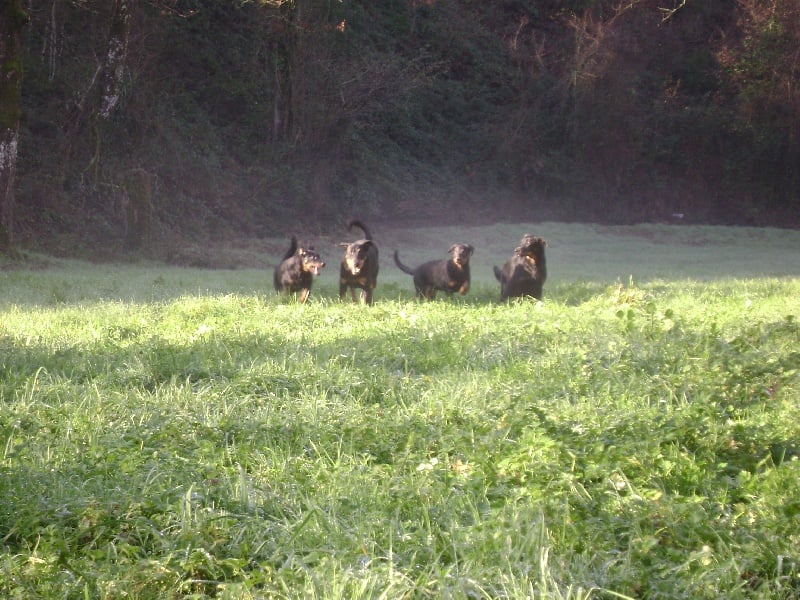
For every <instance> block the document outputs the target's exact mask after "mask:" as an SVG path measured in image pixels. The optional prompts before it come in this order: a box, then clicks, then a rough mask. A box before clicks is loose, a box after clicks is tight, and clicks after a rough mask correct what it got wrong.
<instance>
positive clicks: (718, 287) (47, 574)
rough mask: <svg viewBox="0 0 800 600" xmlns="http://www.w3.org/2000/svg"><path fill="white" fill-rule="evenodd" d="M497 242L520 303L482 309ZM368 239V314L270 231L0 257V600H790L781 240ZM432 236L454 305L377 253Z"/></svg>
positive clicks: (798, 561)
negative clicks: (158, 249)
mask: <svg viewBox="0 0 800 600" xmlns="http://www.w3.org/2000/svg"><path fill="white" fill-rule="evenodd" d="M527 231H530V232H532V233H535V234H537V235H542V236H544V237H545V238H547V239H548V241H549V248H548V266H549V269H550V279H549V281H548V283H547V285H546V286H545V299H544V301H543V302H541V303H536V302H534V301H530V300H526V301H514V302H511V303H509V304H500V303H498V302H497V295H498V285H497V284H496V282H494V280H493V278H492V274H491V266H492V265H493V264H498V265H500V264H502V262H503V261H504V260H505V258H506V257H507V256H508V254H509V252H510V250H511V249H512V248H513V247H514V246H515V245H516V242H517V240H518V239H519V237H520V236H521V235H522V234H523V233H525V232H527ZM374 233H375V236H376V239H377V240H378V242H379V244H380V248H381V256H382V262H381V269H382V270H381V273H380V276H379V289H378V292H377V294H376V303H375V306H373V307H371V308H365V307H361V306H354V305H352V304H349V303H345V304H342V303H340V302H339V301H338V299H337V298H336V297H335V296H336V292H337V287H336V286H337V278H336V274H337V270H338V253H339V251H338V250H337V249H336V248H335V243H336V242H337V241H339V240H338V239H333V238H329V239H327V238H326V239H318V240H316V241H317V245H318V248H319V249H320V250H322V251H323V254H324V255H325V258H326V259H327V260H328V266H327V267H326V272H325V273H324V274H323V276H322V277H320V279H319V280H318V281H317V282H316V283H315V287H314V290H313V292H312V296H311V300H310V301H309V303H308V304H307V305H298V304H295V303H294V302H292V301H291V300H289V299H286V298H278V297H276V296H275V295H274V294H273V292H272V289H271V266H272V265H274V263H275V260H277V258H278V257H279V256H280V254H281V253H282V251H283V249H284V247H285V245H286V242H285V241H282V240H261V241H259V242H258V243H255V242H250V243H248V244H246V245H244V244H242V245H238V246H237V245H235V244H230V245H227V246H218V247H216V248H214V249H213V255H214V257H216V259H215V260H219V261H221V262H223V263H225V264H229V265H231V266H233V265H235V266H237V267H239V268H236V269H218V270H204V269H190V268H177V267H164V266H160V265H154V264H124V265H105V264H101V265H97V264H89V263H85V262H78V261H66V260H59V259H55V258H49V257H32V258H31V260H30V261H29V262H28V264H27V267H29V268H18V267H19V265H11V264H6V265H5V267H6V269H5V270H3V271H0V498H2V503H0V596H2V597H7V598H20V599H22V598H24V599H28V598H76V599H77V598H139V599H149V598H208V597H217V598H230V599H234V598H235V599H248V598H348V599H350V598H487V599H488V598H534V597H535V598H570V599H578V598H670V599H672V598H691V599H697V598H700V599H703V598H720V599H721V598H725V599H736V598H786V599H789V598H797V597H798V596H800V550H798V548H800V419H798V409H800V324H799V320H800V232H793V231H782V230H761V229H727V228H705V227H681V228H677V227H667V226H638V227H626V228H608V227H592V226H586V225H565V224H554V223H544V224H536V225H525V224H522V225H519V224H517V225H502V224H501V225H495V226H491V227H475V228H457V229H456V228H453V229H447V228H438V229H437V228H430V229H407V230H402V229H397V230H386V231H380V230H379V229H377V228H376V230H375V232H374ZM351 237H352V236H348V235H346V234H345V235H343V236H342V238H341V239H343V240H347V239H351ZM456 241H463V242H469V243H472V244H473V245H474V246H475V247H476V252H475V256H474V263H473V290H472V291H471V292H470V294H468V295H467V296H466V297H463V298H462V297H457V298H452V299H447V298H442V299H441V300H437V301H435V302H432V303H427V304H423V303H419V302H417V301H415V300H414V299H413V295H412V287H411V281H410V277H408V276H407V275H405V274H403V273H401V272H400V271H398V270H397V269H396V268H395V267H394V265H393V264H392V263H391V259H390V256H391V252H392V251H393V250H394V249H395V248H398V249H399V250H400V252H401V256H402V257H403V259H404V261H405V262H407V263H409V264H416V263H418V262H420V261H422V260H424V259H427V258H435V257H439V256H442V255H443V254H444V252H445V251H446V249H447V247H448V246H449V245H450V243H451V242H456ZM209 252H210V251H209ZM207 258H209V259H210V255H209V257H207Z"/></svg>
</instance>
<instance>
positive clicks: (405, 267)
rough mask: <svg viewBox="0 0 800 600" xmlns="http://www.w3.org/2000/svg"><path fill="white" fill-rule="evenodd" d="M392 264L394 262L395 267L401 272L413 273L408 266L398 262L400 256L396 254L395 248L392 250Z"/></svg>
mask: <svg viewBox="0 0 800 600" xmlns="http://www.w3.org/2000/svg"><path fill="white" fill-rule="evenodd" d="M394 264H396V265H397V268H398V269H400V270H401V271H402V272H403V273H408V274H409V275H413V274H414V271H412V270H411V268H410V267H407V266H405V265H404V264H403V263H401V262H400V256H399V255H398V254H397V250H395V251H394Z"/></svg>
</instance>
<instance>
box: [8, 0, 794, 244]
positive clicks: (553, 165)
mask: <svg viewBox="0 0 800 600" xmlns="http://www.w3.org/2000/svg"><path fill="white" fill-rule="evenodd" d="M22 8H23V9H24V11H25V12H26V13H27V14H28V16H29V18H30V19H29V21H28V22H27V24H26V25H25V27H24V28H23V29H22V31H21V37H20V40H21V41H20V48H21V52H22V58H23V64H24V77H23V83H22V96H21V107H20V115H19V145H18V160H17V170H16V180H15V183H14V190H15V208H14V220H15V226H14V227H15V239H16V241H17V243H18V244H19V245H21V246H27V247H36V248H42V249H45V250H50V251H56V252H59V253H66V254H69V253H73V252H77V251H85V250H88V249H94V250H98V249H100V250H102V251H103V252H104V253H114V252H117V251H119V252H122V251H126V250H137V251H141V252H154V253H159V252H161V251H162V250H164V249H165V248H167V247H169V246H170V245H174V244H178V243H181V240H195V241H196V240H214V239H223V238H231V237H233V236H250V237H259V236H271V235H284V234H286V233H288V232H293V231H299V232H309V231H311V232H313V231H326V230H331V229H336V230H339V231H341V229H342V224H343V223H345V222H346V221H347V220H348V219H349V218H351V217H352V216H359V217H361V218H362V219H364V220H365V221H367V222H368V223H369V222H377V221H390V222H394V223H400V222H409V223H411V222H414V223H418V222H425V223H436V222H439V223H442V224H446V223H449V224H452V223H459V222H463V223H474V222H478V221H481V220H498V219H500V220H502V219H517V218H524V219H525V220H526V221H528V222H530V221H537V220H545V219H548V220H581V221H596V222H606V223H632V222H641V221H667V220H670V219H674V218H676V217H674V215H675V214H676V213H680V214H683V215H684V216H683V218H682V222H692V223H716V224H747V225H778V226H790V227H791V226H797V225H800V210H799V209H798V204H800V203H799V202H798V199H800V3H798V2H796V1H795V0H626V1H619V0H613V1H609V0H492V1H486V0H484V1H474V0H293V1H290V0H282V1H281V0H270V1H263V0H262V1H255V0H251V1H243V0H102V1H101V0H25V1H23V2H22Z"/></svg>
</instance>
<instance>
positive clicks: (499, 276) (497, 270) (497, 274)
mask: <svg viewBox="0 0 800 600" xmlns="http://www.w3.org/2000/svg"><path fill="white" fill-rule="evenodd" d="M494 276H495V277H496V278H497V281H499V282H500V283H503V272H502V271H501V270H500V268H499V267H497V266H495V267H494Z"/></svg>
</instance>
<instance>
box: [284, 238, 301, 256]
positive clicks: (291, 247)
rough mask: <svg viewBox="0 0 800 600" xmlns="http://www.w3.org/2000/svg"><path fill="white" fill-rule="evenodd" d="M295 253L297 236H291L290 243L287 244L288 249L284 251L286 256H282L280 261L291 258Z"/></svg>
mask: <svg viewBox="0 0 800 600" xmlns="http://www.w3.org/2000/svg"><path fill="white" fill-rule="evenodd" d="M295 252H297V236H294V235H293V236H292V238H291V242H290V243H289V249H288V250H287V251H286V254H284V255H283V259H282V260H286V259H287V258H292V257H293V256H294V253H295Z"/></svg>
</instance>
